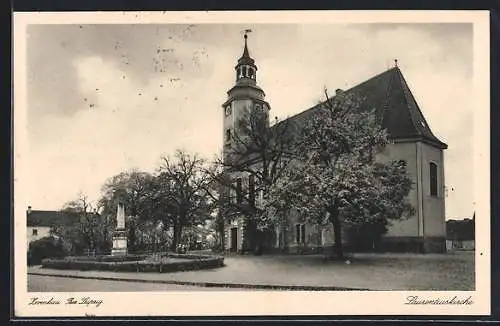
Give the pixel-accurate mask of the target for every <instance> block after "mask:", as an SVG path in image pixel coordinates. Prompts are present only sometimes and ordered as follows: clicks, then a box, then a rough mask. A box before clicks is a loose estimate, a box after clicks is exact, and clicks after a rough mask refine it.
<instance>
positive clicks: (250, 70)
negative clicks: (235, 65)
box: [248, 68, 253, 79]
mask: <svg viewBox="0 0 500 326" xmlns="http://www.w3.org/2000/svg"><path fill="white" fill-rule="evenodd" d="M248 77H249V78H252V79H253V69H252V68H248Z"/></svg>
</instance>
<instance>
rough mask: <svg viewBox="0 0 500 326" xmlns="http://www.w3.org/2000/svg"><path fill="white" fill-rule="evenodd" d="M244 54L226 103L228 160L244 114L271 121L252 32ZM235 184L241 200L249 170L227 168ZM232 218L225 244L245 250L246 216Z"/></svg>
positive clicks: (232, 192)
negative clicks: (253, 50)
mask: <svg viewBox="0 0 500 326" xmlns="http://www.w3.org/2000/svg"><path fill="white" fill-rule="evenodd" d="M244 41H245V43H244V48H243V54H242V55H241V57H240V58H239V59H238V62H237V64H236V66H235V67H234V69H235V84H234V86H233V87H232V88H231V89H229V91H228V92H227V100H226V101H225V102H224V103H223V104H222V119H223V120H222V121H223V159H224V161H225V162H226V163H227V162H229V160H231V159H232V157H234V156H232V155H238V154H235V153H237V151H236V152H235V151H233V149H235V148H238V146H240V145H241V140H242V139H244V137H245V135H241V134H238V129H239V126H240V123H241V121H242V119H243V118H247V119H248V118H249V115H248V114H250V115H252V114H254V113H259V114H261V113H264V114H265V117H264V118H265V119H264V122H265V123H266V124H267V125H269V110H270V107H269V103H267V102H266V101H265V93H264V91H263V90H262V89H261V88H260V87H259V86H258V85H257V70H258V68H257V65H256V64H255V60H254V59H253V58H252V57H251V56H250V53H249V51H248V44H247V41H248V35H247V34H246V33H245V36H244ZM226 173H229V175H228V176H229V178H230V179H231V182H233V183H234V187H231V188H230V189H228V193H227V194H226V195H227V196H228V200H229V201H230V202H232V203H238V202H239V199H238V198H240V197H241V196H242V194H243V193H244V192H245V189H250V188H251V187H253V186H251V185H250V184H254V179H253V178H252V181H251V180H250V176H249V175H248V174H247V173H243V172H241V171H231V169H227V170H226ZM229 219H230V222H229V225H227V226H226V229H225V236H224V239H225V248H226V249H227V250H229V251H240V250H243V247H244V243H245V237H246V235H245V234H246V232H245V225H246V223H245V218H244V217H243V216H242V215H241V214H238V213H230V216H229Z"/></svg>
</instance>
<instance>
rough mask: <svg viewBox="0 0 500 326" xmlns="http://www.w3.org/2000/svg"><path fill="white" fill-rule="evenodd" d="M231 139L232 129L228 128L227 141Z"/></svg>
mask: <svg viewBox="0 0 500 326" xmlns="http://www.w3.org/2000/svg"><path fill="white" fill-rule="evenodd" d="M230 140H231V129H226V141H230Z"/></svg>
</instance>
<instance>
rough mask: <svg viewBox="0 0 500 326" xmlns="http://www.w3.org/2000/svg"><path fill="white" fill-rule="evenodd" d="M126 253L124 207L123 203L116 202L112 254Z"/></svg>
mask: <svg viewBox="0 0 500 326" xmlns="http://www.w3.org/2000/svg"><path fill="white" fill-rule="evenodd" d="M126 254H127V230H126V229H125V207H124V206H123V203H118V208H117V210H116V230H115V232H114V234H113V249H111V255H112V256H119V255H126Z"/></svg>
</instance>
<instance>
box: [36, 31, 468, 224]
mask: <svg viewBox="0 0 500 326" xmlns="http://www.w3.org/2000/svg"><path fill="white" fill-rule="evenodd" d="M452 27H453V26H449V25H443V24H431V25H427V24H426V25H425V26H424V25H418V24H412V25H408V24H402V25H397V26H395V25H392V24H385V25H366V24H355V25H317V24H310V25H272V24H269V25H255V26H251V28H252V29H253V30H254V32H253V33H252V34H250V37H249V40H248V42H249V49H250V54H251V55H252V56H253V57H254V58H255V60H256V63H257V65H258V67H259V70H258V73H257V79H258V83H259V85H260V86H261V87H262V88H263V89H264V91H265V92H266V95H267V96H266V98H267V100H268V101H269V102H270V104H271V109H272V115H273V116H278V117H280V118H283V117H287V116H290V115H293V114H295V113H298V112H301V111H303V110H305V109H307V108H309V107H311V106H313V105H315V104H316V103H317V101H318V100H319V99H321V98H322V91H323V88H324V87H325V86H326V87H328V89H329V90H330V91H331V92H333V91H334V90H335V89H336V88H350V87H353V86H355V85H356V84H358V83H360V82H362V81H364V80H366V79H368V78H370V77H372V76H374V75H376V74H379V73H381V72H383V71H384V70H385V69H388V68H389V67H392V65H393V64H394V63H393V60H394V59H395V58H398V59H399V65H400V67H401V69H402V72H403V74H404V76H405V78H406V80H407V82H408V84H409V86H410V88H411V89H412V92H413V94H414V95H415V97H416V99H417V102H418V103H419V105H420V107H421V109H422V111H423V113H424V115H425V116H426V118H427V121H428V123H429V125H430V126H431V128H432V130H433V131H434V133H435V134H436V135H437V136H438V137H440V138H442V140H444V141H446V142H447V143H448V144H449V149H448V150H447V151H446V152H445V164H446V167H445V169H446V182H447V184H449V185H450V186H453V188H454V189H455V190H454V191H453V192H452V193H450V192H449V197H448V199H447V207H446V209H447V216H449V217H456V216H465V215H467V214H468V215H470V214H471V213H470V211H471V210H472V200H473V199H472V195H471V190H470V189H471V187H470V184H472V180H473V179H472V178H473V168H472V157H471V153H472V135H473V134H472V125H471V120H472V119H471V117H472V116H473V111H472V102H471V99H472V97H471V91H470V90H471V72H472V50H471V49H472V32H471V26H470V25H469V26H468V27H467V26H463V25H460V26H455V27H456V28H452ZM244 28H246V26H242V25H218V24H210V25H193V26H188V25H168V24H166V25H140V26H131V25H83V26H81V27H80V26H79V25H75V26H71V25H69V26H68V25H45V26H37V27H32V28H30V30H29V34H30V38H29V41H28V44H29V48H28V50H29V52H28V56H29V57H28V68H29V76H28V91H29V94H30V95H29V108H28V117H29V121H28V122H29V141H30V145H31V151H30V153H29V154H30V157H31V161H30V162H32V166H31V170H32V176H31V181H30V187H29V188H30V190H31V200H32V206H33V207H39V208H46V209H49V208H59V207H60V206H61V205H62V204H63V203H64V202H65V201H67V200H70V199H72V198H73V197H74V196H76V195H77V194H78V192H79V191H80V190H81V191H83V192H86V193H87V194H89V195H90V196H91V197H94V198H97V197H98V195H99V188H100V186H101V185H102V184H103V182H104V181H105V180H106V179H107V178H109V177H111V176H112V175H114V174H117V173H119V172H121V171H123V170H125V169H129V168H133V167H137V168H140V169H143V170H153V169H154V168H155V167H156V166H157V163H158V159H159V157H160V156H161V155H162V154H170V153H172V152H173V151H174V150H175V149H176V148H185V149H187V150H189V151H191V152H198V153H200V154H201V155H203V156H206V157H211V156H212V155H214V154H215V153H217V151H218V150H219V149H220V147H221V142H222V136H223V135H222V121H221V120H222V109H221V107H220V106H221V104H222V103H223V102H224V101H225V100H226V92H227V90H228V89H229V88H230V87H231V86H232V84H233V83H234V70H233V68H234V65H235V63H236V61H237V59H238V57H239V56H240V55H241V53H242V44H243V40H242V34H241V33H240V32H241V30H243V29H244Z"/></svg>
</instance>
